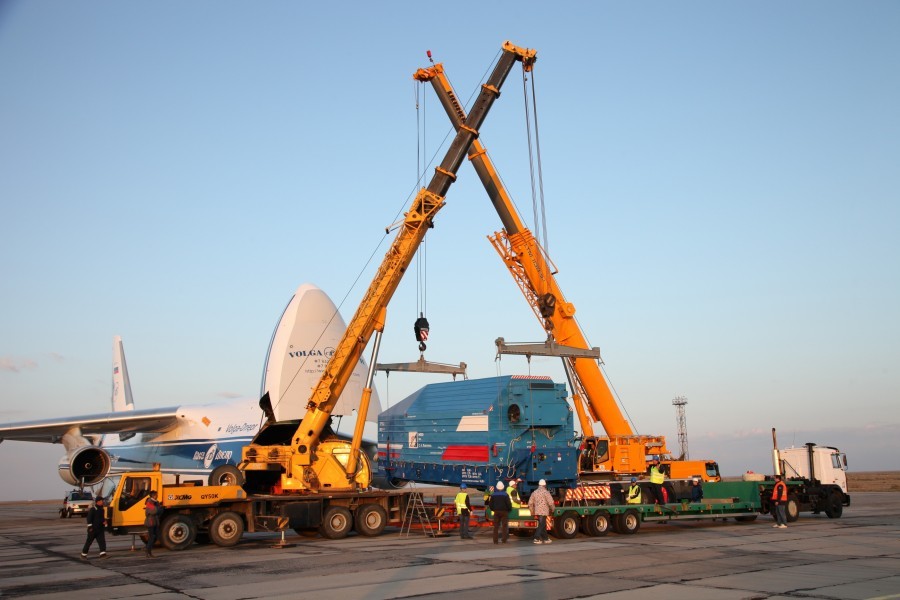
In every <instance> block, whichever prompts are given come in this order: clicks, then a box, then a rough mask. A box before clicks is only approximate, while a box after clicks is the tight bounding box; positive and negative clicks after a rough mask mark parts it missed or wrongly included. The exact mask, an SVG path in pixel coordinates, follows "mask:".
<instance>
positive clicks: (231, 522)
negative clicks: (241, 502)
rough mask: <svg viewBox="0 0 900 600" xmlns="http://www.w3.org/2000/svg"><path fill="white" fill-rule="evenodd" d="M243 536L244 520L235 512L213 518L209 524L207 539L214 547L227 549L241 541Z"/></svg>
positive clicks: (224, 513)
mask: <svg viewBox="0 0 900 600" xmlns="http://www.w3.org/2000/svg"><path fill="white" fill-rule="evenodd" d="M242 535H244V520H243V519H241V515H239V514H237V513H235V512H223V513H220V514H218V515H216V516H215V518H214V519H213V520H212V523H210V524H209V537H210V539H211V540H212V541H213V543H214V544H215V545H216V546H222V547H223V548H228V547H230V546H234V545H236V544H237V543H238V542H239V541H241V536H242Z"/></svg>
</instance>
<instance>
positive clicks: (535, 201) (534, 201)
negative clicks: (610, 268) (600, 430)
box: [522, 69, 638, 433]
mask: <svg viewBox="0 0 900 600" xmlns="http://www.w3.org/2000/svg"><path fill="white" fill-rule="evenodd" d="M527 82H528V72H527V71H525V70H524V69H523V70H522V91H523V94H524V96H525V127H526V130H527V133H528V167H529V170H530V173H531V205H532V211H533V213H534V222H535V230H536V231H535V237H536V239H537V242H538V245H539V246H542V247H543V249H544V253H545V255H546V256H547V257H549V256H550V239H549V236H548V234H547V211H546V204H545V202H544V176H543V167H542V164H541V139H540V131H539V129H538V114H537V93H536V87H535V82H534V71H531V95H530V102H529V94H528V85H527ZM531 106H533V110H532V112H533V115H531V114H530V112H529V107H531ZM532 121H534V143H532V139H531V122H532ZM535 162H536V163H537V167H535ZM535 177H537V183H535ZM538 207H540V218H539V216H538V213H539V211H538ZM538 227H540V232H538V231H537V230H538ZM541 238H543V239H541ZM577 322H578V319H577V317H576V323H577ZM578 327H579V329H582V328H581V325H579V326H578ZM582 331H584V329H582ZM569 366H570V367H571V365H569ZM600 369H601V371H602V372H603V376H604V377H605V379H606V383H607V385H608V386H609V388H610V391H611V392H612V394H613V396H614V397H615V398H616V400H617V401H618V404H619V406H620V407H621V409H622V412H623V413H625V418H626V420H627V421H628V422H630V423H631V426H632V429H634V431H635V433H637V431H638V429H637V427H636V426H635V424H634V421H633V420H632V418H631V415H630V414H628V409H627V408H626V407H625V404H624V402H622V398H621V397H620V396H619V392H618V391H617V390H616V388H615V387H614V386H613V384H612V380H611V379H610V377H609V374H608V373H607V372H606V369H605V368H604V363H603V361H602V360H601V361H600ZM571 375H572V376H575V380H577V375H575V370H574V367H571Z"/></svg>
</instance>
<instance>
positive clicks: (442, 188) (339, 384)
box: [238, 42, 536, 493]
mask: <svg viewBox="0 0 900 600" xmlns="http://www.w3.org/2000/svg"><path fill="white" fill-rule="evenodd" d="M535 60H536V52H535V51H534V50H529V49H525V48H520V47H518V46H516V45H514V44H512V43H510V42H506V43H505V44H504V45H503V50H502V52H501V55H500V58H499V59H498V61H497V64H496V66H495V67H494V70H493V72H492V73H491V76H490V77H489V78H488V80H487V83H486V84H485V85H483V86H482V88H481V92H480V94H479V96H478V98H477V100H476V101H475V104H474V106H473V107H472V110H471V111H470V113H469V115H468V117H467V118H464V119H462V120H461V122H460V123H459V126H458V128H457V129H458V132H457V135H456V137H455V138H454V140H453V142H452V143H451V144H450V148H449V149H448V150H447V154H446V155H445V156H444V159H443V161H442V162H441V164H440V166H438V167H436V168H435V174H434V176H433V177H432V179H431V181H430V183H429V184H428V186H427V188H422V189H421V190H420V191H419V193H418V195H417V196H416V198H415V200H414V201H413V203H412V207H411V208H410V210H409V212H407V213H406V215H405V217H404V220H403V223H402V225H401V226H400V228H399V231H398V233H397V237H396V238H395V239H394V242H393V244H392V245H391V247H390V249H388V251H387V254H385V257H384V260H383V261H382V263H381V266H380V268H379V269H378V272H377V273H376V274H375V277H374V279H373V280H372V283H371V284H370V285H369V288H368V290H367V291H366V293H365V295H364V296H363V299H362V301H361V302H360V305H359V308H358V309H357V311H356V314H354V315H353V318H352V319H351V320H350V322H349V324H348V325H347V331H346V333H345V334H344V337H343V338H342V339H341V341H340V342H339V343H338V345H337V347H336V348H335V352H334V354H333V355H332V357H331V358H330V359H329V361H328V364H327V365H326V366H325V370H324V372H323V373H322V377H321V379H320V380H319V382H318V384H317V385H316V387H315V389H314V390H313V392H312V394H311V397H310V400H309V403H308V404H307V412H306V415H305V416H304V417H303V420H302V421H301V422H300V425H299V426H298V427H297V428H296V431H294V432H293V435H292V436H291V439H290V445H286V444H284V445H269V444H267V443H266V438H267V435H266V428H263V430H262V431H260V433H259V434H258V435H257V437H256V438H255V439H254V440H253V443H251V444H250V445H248V446H246V447H245V448H244V450H243V453H242V461H241V463H240V465H239V466H238V468H240V469H241V470H242V471H243V473H244V475H245V481H246V483H247V486H248V488H247V489H251V490H254V489H264V490H269V491H275V492H277V493H286V492H331V491H352V490H359V489H364V488H367V487H368V486H369V484H370V483H371V480H372V472H371V467H370V465H369V461H368V459H367V458H366V456H365V454H363V453H361V452H360V444H361V441H362V431H363V425H364V423H365V420H366V413H367V411H368V404H369V398H370V396H371V393H372V379H373V375H374V369H375V365H376V361H377V352H378V347H379V343H380V340H381V333H382V332H383V330H384V322H385V317H386V311H387V305H388V303H389V302H390V299H391V297H392V296H393V294H394V291H395V290H396V289H397V286H398V285H399V283H400V280H401V279H402V277H403V274H404V273H405V272H406V269H407V267H408V266H409V264H410V262H411V261H412V259H413V257H414V255H415V253H416V250H417V249H418V248H419V246H420V244H421V243H422V240H423V239H424V237H425V233H426V231H427V230H428V228H429V227H432V226H433V225H432V223H433V221H434V217H435V215H436V214H437V212H438V211H439V210H440V209H441V208H442V207H443V206H444V196H445V195H446V193H447V191H448V189H449V188H450V185H451V184H452V183H453V182H454V181H455V180H456V172H457V170H458V169H459V167H460V165H461V164H462V161H463V159H464V158H465V155H466V153H467V152H468V150H469V146H470V145H471V144H472V142H473V140H475V139H476V138H477V136H478V129H479V127H481V124H482V123H483V122H484V119H485V117H486V116H487V113H488V110H489V109H490V107H491V105H492V104H493V102H494V100H496V98H497V97H498V96H499V95H500V88H501V86H502V85H503V82H504V81H505V80H506V77H507V75H508V74H509V72H510V70H511V69H512V66H513V64H514V63H515V62H516V61H520V62H521V63H522V64H523V65H524V67H525V68H531V65H533V64H534V61H535ZM373 334H375V343H374V346H373V356H372V360H371V361H370V362H369V374H368V378H367V381H366V387H365V389H364V391H363V396H362V399H361V401H360V406H359V411H358V412H357V418H356V429H355V431H354V434H353V438H352V441H350V442H347V441H344V440H338V439H323V433H324V432H326V431H327V430H328V422H329V419H330V417H331V411H332V409H333V408H334V406H335V404H336V402H337V400H338V398H339V397H340V395H341V392H342V391H343V390H344V387H345V385H346V383H347V380H348V379H349V377H350V374H351V372H352V371H353V367H354V366H355V365H356V363H357V362H358V361H359V359H360V357H361V356H362V352H363V350H364V349H365V347H366V345H367V344H368V342H369V338H370V337H371V336H372V335H373Z"/></svg>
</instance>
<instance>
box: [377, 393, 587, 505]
mask: <svg viewBox="0 0 900 600" xmlns="http://www.w3.org/2000/svg"><path fill="white" fill-rule="evenodd" d="M566 396H567V394H566V386H565V385H563V384H558V383H554V382H553V380H551V379H550V378H549V377H531V376H516V375H505V376H501V377H490V378H487V379H473V380H466V381H452V382H447V383H435V384H430V385H426V386H425V387H423V388H422V389H420V390H419V391H417V392H415V393H414V394H412V395H411V396H409V397H407V398H406V399H405V400H403V401H401V402H400V403H398V404H396V405H395V406H393V407H391V408H389V409H387V410H386V411H384V412H382V413H381V415H380V416H379V417H378V472H379V475H380V476H381V477H386V478H388V479H389V480H391V481H397V482H400V481H415V482H418V483H433V484H439V485H440V484H448V485H454V486H455V485H459V484H460V483H463V482H464V483H466V484H467V485H469V486H472V487H477V488H481V489H484V488H486V487H489V486H492V485H494V484H495V483H496V482H497V481H499V480H501V479H502V480H504V481H507V480H509V479H512V478H517V479H521V480H522V484H520V485H521V489H522V491H525V492H527V491H528V490H529V489H533V488H534V487H536V486H537V482H538V481H539V480H541V479H545V480H546V481H547V484H548V486H550V487H570V486H573V485H574V484H575V481H576V479H577V476H578V473H577V468H576V465H577V464H578V459H577V454H578V441H577V440H576V439H575V426H574V421H573V417H572V409H571V408H570V406H569V403H568V402H566Z"/></svg>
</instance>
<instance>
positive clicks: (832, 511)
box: [825, 492, 844, 519]
mask: <svg viewBox="0 0 900 600" xmlns="http://www.w3.org/2000/svg"><path fill="white" fill-rule="evenodd" d="M842 514H844V499H843V498H842V497H841V494H840V493H838V492H833V493H832V494H831V495H830V496H828V498H827V499H826V500H825V515H826V516H828V518H829V519H840V518H841V515H842Z"/></svg>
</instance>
